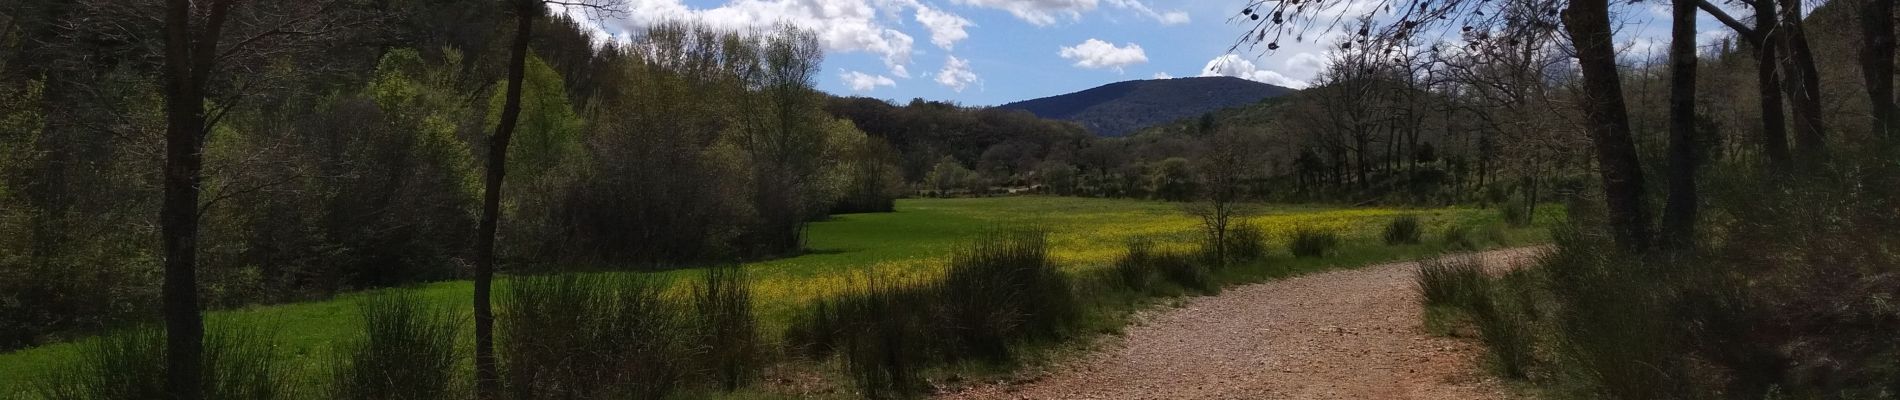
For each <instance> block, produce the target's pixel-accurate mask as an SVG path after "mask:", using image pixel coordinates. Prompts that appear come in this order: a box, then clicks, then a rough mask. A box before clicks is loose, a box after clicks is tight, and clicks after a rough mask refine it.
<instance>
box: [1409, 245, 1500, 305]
mask: <svg viewBox="0 0 1900 400" xmlns="http://www.w3.org/2000/svg"><path fill="white" fill-rule="evenodd" d="M1489 279H1490V278H1489V277H1487V276H1486V275H1485V272H1484V266H1483V265H1480V264H1479V263H1477V262H1476V261H1475V260H1473V259H1471V258H1470V257H1433V258H1428V259H1425V260H1420V261H1419V262H1418V273H1417V275H1414V276H1413V282H1414V284H1415V285H1416V286H1417V290H1418V293H1419V301H1420V302H1421V303H1422V305H1424V306H1425V307H1454V308H1463V307H1465V306H1466V305H1469V304H1471V303H1472V302H1474V301H1475V300H1474V299H1478V298H1482V297H1483V296H1485V294H1484V291H1486V290H1489V284H1490V281H1489Z"/></svg>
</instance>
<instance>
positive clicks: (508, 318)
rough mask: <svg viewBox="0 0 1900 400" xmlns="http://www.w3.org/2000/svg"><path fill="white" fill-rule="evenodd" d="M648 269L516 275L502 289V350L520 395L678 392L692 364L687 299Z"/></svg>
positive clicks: (617, 395)
mask: <svg viewBox="0 0 1900 400" xmlns="http://www.w3.org/2000/svg"><path fill="white" fill-rule="evenodd" d="M665 293H666V287H665V286H664V285H663V284H662V283H660V282H657V281H655V280H653V278H651V277H647V276H642V275H582V274H569V275H557V276H525V277H517V278H515V279H513V280H511V281H510V282H509V285H507V286H506V289H505V290H503V291H502V292H501V296H500V300H501V302H500V303H501V304H500V307H498V310H497V312H498V314H500V315H501V316H502V318H501V319H500V327H499V328H500V329H498V332H497V333H498V338H497V343H498V344H499V350H498V353H499V355H500V356H501V361H502V366H503V371H502V372H503V375H504V376H503V379H504V380H505V381H506V383H507V386H508V387H507V391H508V392H510V393H513V394H514V396H515V398H519V399H535V398H546V397H566V398H640V399H654V398H662V397H665V396H666V395H667V394H669V393H673V392H674V391H675V390H677V389H679V388H680V386H681V385H682V384H683V383H682V380H683V379H684V377H685V375H686V374H687V373H688V372H689V370H688V367H687V366H689V365H692V364H693V359H692V358H691V357H692V353H691V349H690V347H689V346H690V343H692V338H691V337H690V336H689V335H688V334H687V333H688V332H691V329H690V328H689V326H688V325H686V324H688V323H689V322H688V321H687V320H686V319H685V318H684V317H685V315H684V313H685V312H686V309H685V305H684V304H679V302H677V301H675V300H673V299H671V298H669V297H668V296H666V295H665Z"/></svg>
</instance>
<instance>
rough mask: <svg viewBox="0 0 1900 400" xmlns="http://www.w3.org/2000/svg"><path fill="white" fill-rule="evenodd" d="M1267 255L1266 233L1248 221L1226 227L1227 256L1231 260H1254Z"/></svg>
mask: <svg viewBox="0 0 1900 400" xmlns="http://www.w3.org/2000/svg"><path fill="white" fill-rule="evenodd" d="M1266 256H1267V233H1266V231H1264V230H1261V229H1260V227H1258V226H1254V225H1253V224H1250V223H1245V222H1242V223H1238V224H1234V226H1232V227H1229V228H1227V258H1228V261H1233V262H1248V261H1254V260H1258V259H1261V258H1265V257H1266Z"/></svg>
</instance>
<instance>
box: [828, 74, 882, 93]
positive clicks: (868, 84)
mask: <svg viewBox="0 0 1900 400" xmlns="http://www.w3.org/2000/svg"><path fill="white" fill-rule="evenodd" d="M838 77H839V78H844V84H845V86H850V87H851V91H853V92H869V91H872V90H876V89H877V88H878V87H879V86H897V81H894V80H891V78H890V77H887V76H883V75H871V74H866V73H863V72H858V71H845V72H844V73H843V74H838Z"/></svg>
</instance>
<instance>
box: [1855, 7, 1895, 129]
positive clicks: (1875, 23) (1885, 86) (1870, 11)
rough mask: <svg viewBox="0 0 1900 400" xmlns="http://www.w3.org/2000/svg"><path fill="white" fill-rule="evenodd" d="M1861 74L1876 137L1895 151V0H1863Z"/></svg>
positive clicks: (1861, 10)
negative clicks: (1865, 87)
mask: <svg viewBox="0 0 1900 400" xmlns="http://www.w3.org/2000/svg"><path fill="white" fill-rule="evenodd" d="M1860 28H1861V35H1862V36H1863V39H1862V40H1861V43H1860V45H1861V47H1860V73H1861V78H1862V79H1863V80H1864V81H1865V82H1866V84H1867V101H1868V106H1869V107H1868V111H1869V112H1870V113H1872V114H1873V121H1872V124H1871V129H1872V130H1873V136H1874V138H1876V139H1879V140H1880V141H1881V142H1882V145H1883V146H1889V148H1887V149H1884V150H1889V151H1891V150H1892V148H1891V147H1892V146H1894V145H1895V143H1894V142H1895V141H1896V138H1895V137H1894V126H1893V125H1894V121H1893V118H1894V111H1895V110H1894V102H1893V56H1894V38H1893V0H1861V9H1860Z"/></svg>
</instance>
